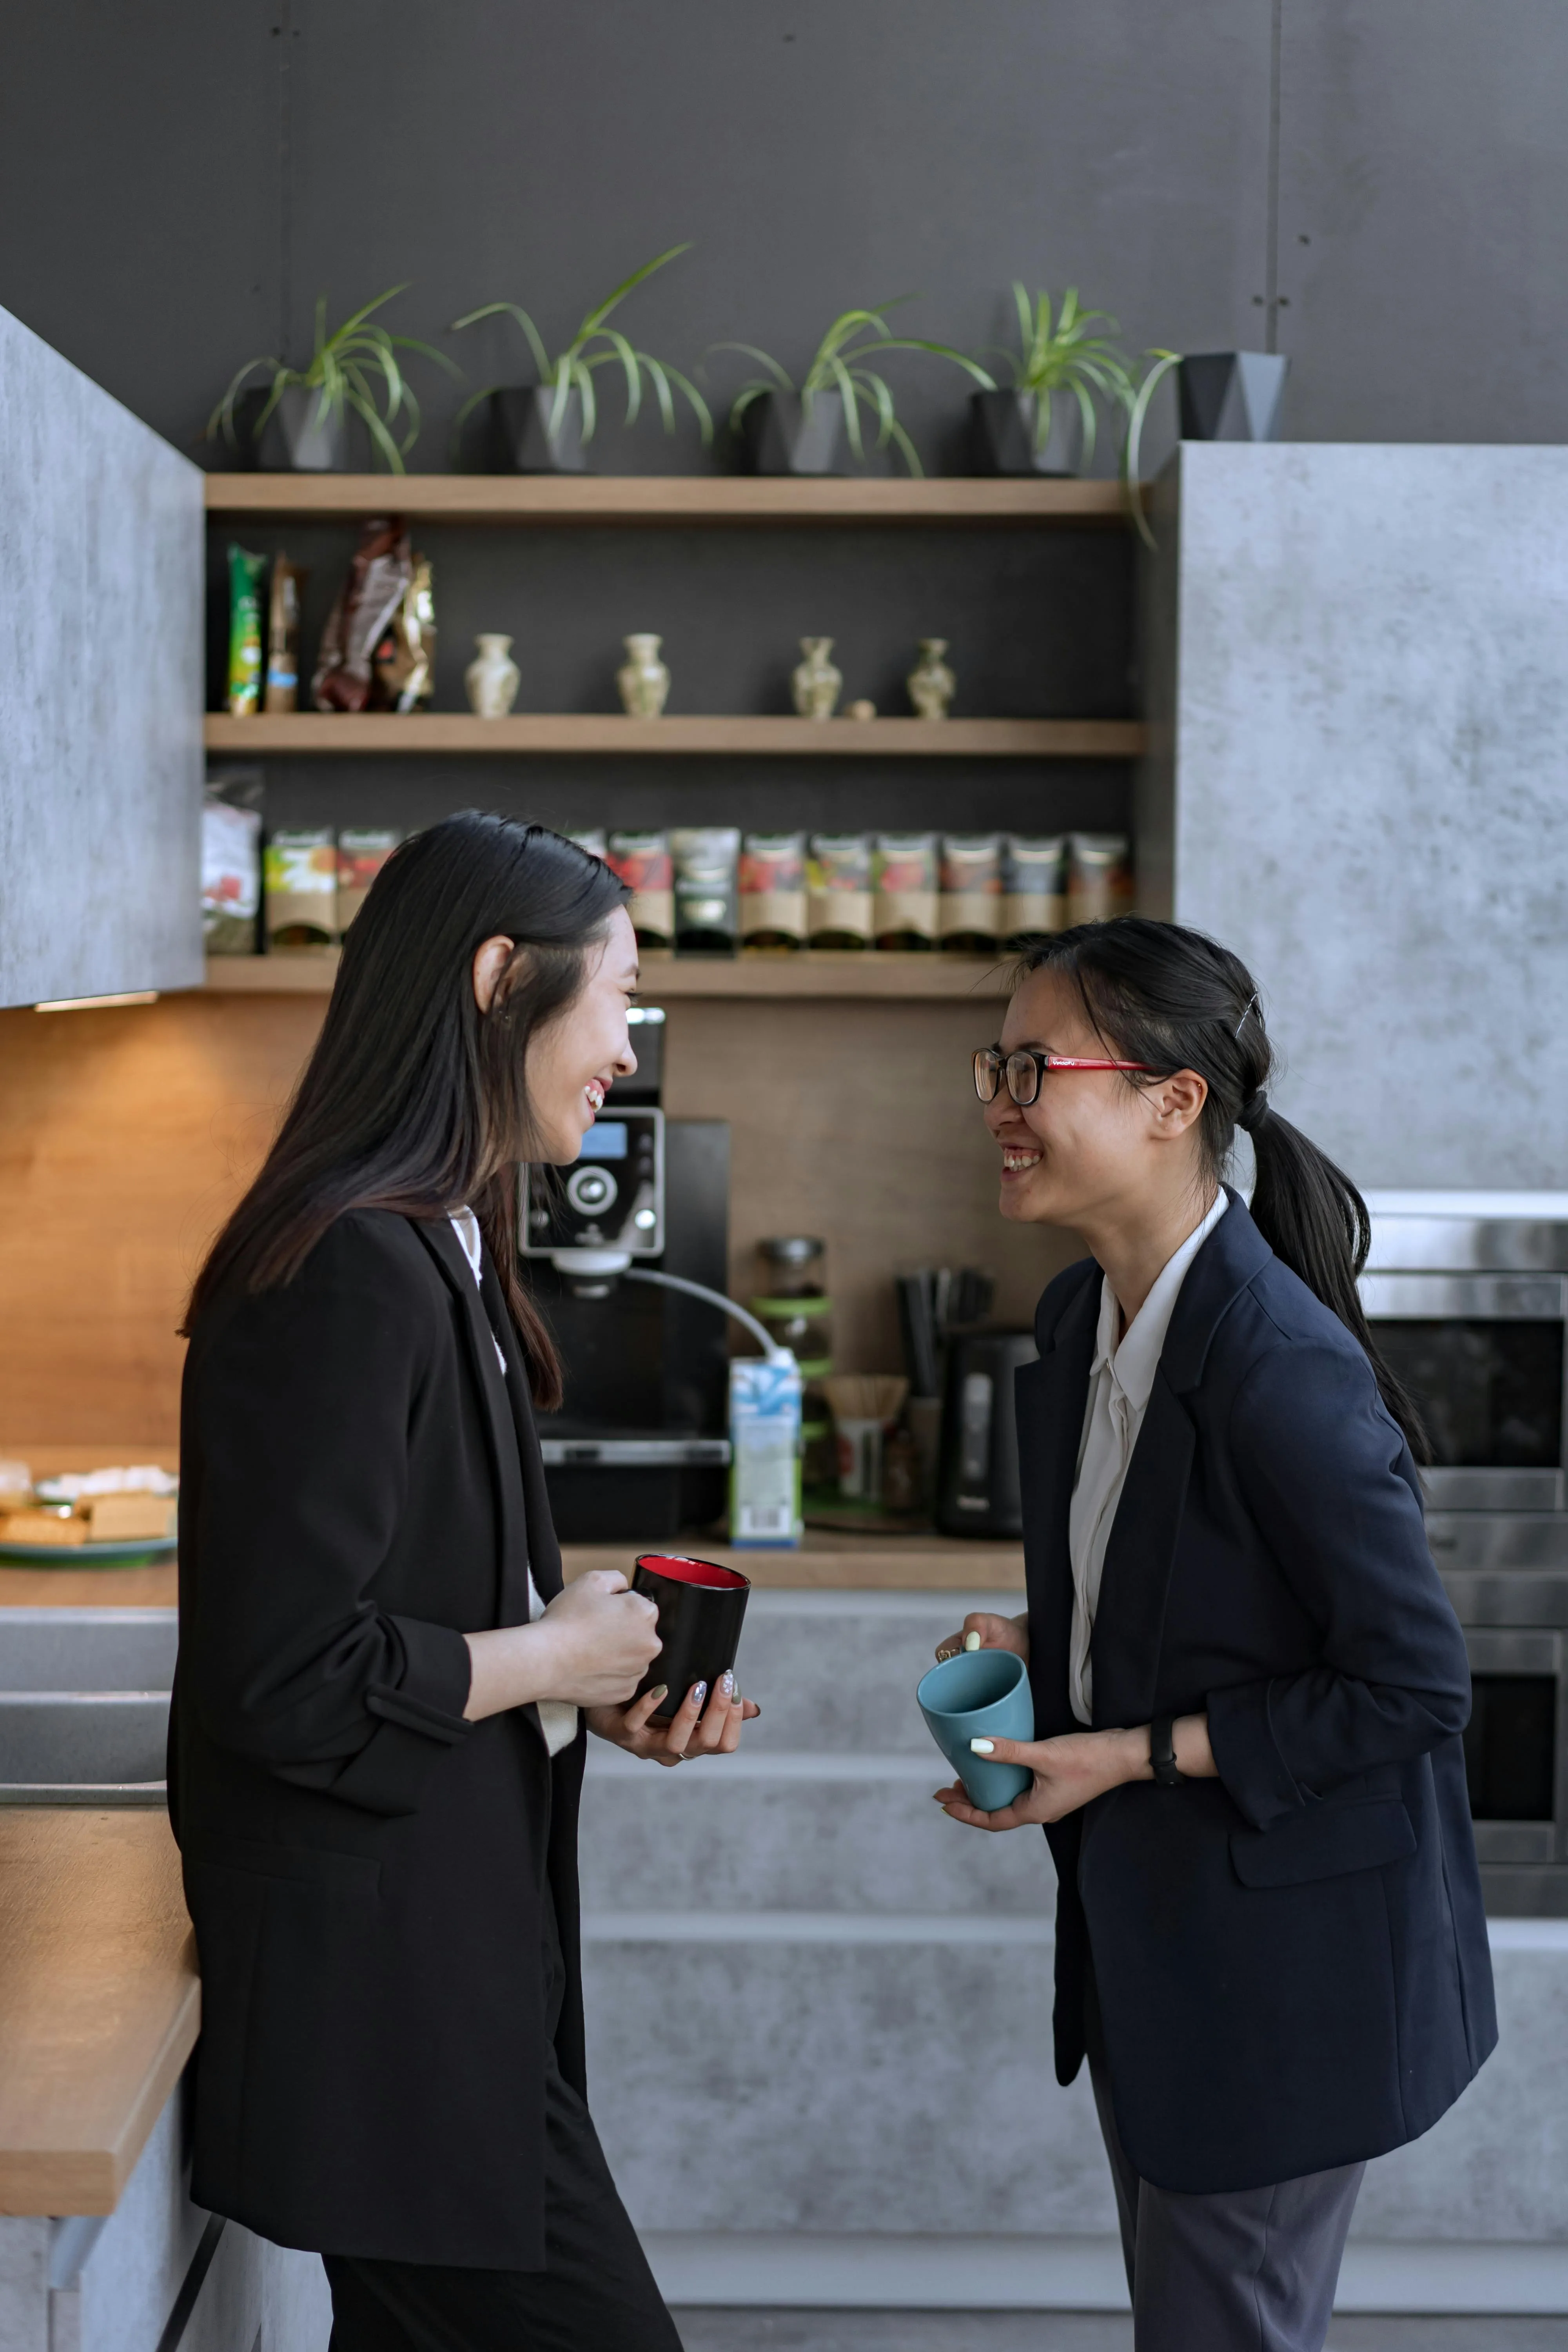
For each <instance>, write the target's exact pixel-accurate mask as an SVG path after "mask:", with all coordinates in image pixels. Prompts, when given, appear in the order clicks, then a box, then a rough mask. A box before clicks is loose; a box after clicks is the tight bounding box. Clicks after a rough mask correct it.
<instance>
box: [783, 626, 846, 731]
mask: <svg viewBox="0 0 1568 2352" xmlns="http://www.w3.org/2000/svg"><path fill="white" fill-rule="evenodd" d="M800 649H801V652H802V653H803V654H804V655H805V660H804V661H801V662H797V663H796V665H795V669H794V670H793V671H792V673H791V675H790V687H791V689H792V691H793V693H794V695H795V709H797V710H798V711H799V713H800V715H801V717H802V718H803V719H831V718H832V716H833V712H834V709H835V706H836V705H837V700H838V696H839V692H840V690H841V688H842V687H843V684H844V673H843V671H842V670H840V669H836V668H835V667H834V665H833V662H832V660H831V659H830V656H831V655H832V652H833V640H832V638H831V637H802V639H801V641H800Z"/></svg>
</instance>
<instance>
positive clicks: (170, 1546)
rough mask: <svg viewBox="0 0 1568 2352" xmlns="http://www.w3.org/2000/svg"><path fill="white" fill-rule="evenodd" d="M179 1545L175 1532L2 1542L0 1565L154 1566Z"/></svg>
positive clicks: (172, 1552) (51, 1566) (52, 1566)
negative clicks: (112, 1539) (114, 1539)
mask: <svg viewBox="0 0 1568 2352" xmlns="http://www.w3.org/2000/svg"><path fill="white" fill-rule="evenodd" d="M178 1549H179V1545H178V1542H177V1540H176V1538H174V1536H154V1537H152V1538H149V1537H147V1536H142V1537H140V1538H137V1540H136V1541H135V1542H129V1541H128V1542H125V1543H84V1544H19V1543H0V1567H4V1568H153V1567H156V1565H157V1563H158V1562H159V1561H160V1560H164V1559H171V1558H172V1557H173V1556H174V1553H175V1552H176V1551H177V1550H178Z"/></svg>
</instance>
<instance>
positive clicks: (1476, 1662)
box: [1362, 1192, 1568, 1917]
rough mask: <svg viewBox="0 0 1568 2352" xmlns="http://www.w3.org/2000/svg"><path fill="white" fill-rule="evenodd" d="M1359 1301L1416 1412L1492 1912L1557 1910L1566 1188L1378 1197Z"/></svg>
mask: <svg viewBox="0 0 1568 2352" xmlns="http://www.w3.org/2000/svg"><path fill="white" fill-rule="evenodd" d="M1367 1205H1368V1207H1369V1209H1370V1210H1371V1212H1372V1226H1373V1242H1372V1252H1371V1255H1370V1256H1369V1258H1368V1261H1367V1269H1366V1272H1365V1274H1364V1275H1363V1277H1362V1299H1363V1305H1364V1307H1365V1308H1366V1314H1367V1320H1368V1322H1369V1323H1370V1324H1371V1326H1372V1328H1373V1334H1374V1336H1375V1338H1376V1339H1377V1343H1378V1346H1379V1348H1380V1349H1382V1351H1383V1353H1384V1357H1385V1358H1386V1360H1387V1361H1388V1362H1389V1364H1390V1365H1391V1366H1392V1367H1393V1368H1394V1370H1395V1371H1396V1372H1397V1373H1398V1375H1399V1377H1400V1379H1401V1380H1402V1381H1404V1382H1405V1386H1406V1387H1407V1388H1408V1389H1409V1390H1410V1391H1411V1393H1412V1394H1413V1395H1414V1397H1415V1401H1416V1402H1417V1403H1418V1404H1419V1406H1420V1408H1421V1411H1422V1414H1423V1416H1424V1418H1425V1420H1426V1427H1427V1432H1428V1434H1429V1435H1430V1437H1431V1440H1432V1450H1433V1455H1434V1459H1433V1462H1432V1465H1431V1466H1430V1467H1429V1468H1428V1469H1426V1470H1425V1471H1424V1472H1423V1474H1422V1475H1423V1479H1424V1483H1425V1486H1426V1499H1427V1532H1428V1535H1429V1537H1430V1539H1431V1544H1432V1551H1433V1556H1434V1558H1435V1559H1436V1562H1437V1566H1438V1568H1439V1570H1441V1571H1442V1575H1443V1580H1444V1582H1445V1584H1446V1585H1447V1589H1448V1592H1449V1596H1450V1598H1451V1599H1452V1601H1453V1602H1454V1606H1455V1608H1456V1610H1457V1611H1458V1616H1459V1622H1460V1623H1461V1624H1462V1625H1463V1627H1464V1629H1465V1638H1466V1641H1467V1643H1468V1646H1469V1654H1470V1671H1471V1675H1472V1678H1473V1682H1474V1688H1475V1699H1474V1708H1473V1712H1472V1715H1471V1719H1470V1727H1469V1730H1468V1733H1467V1734H1466V1738H1465V1763H1466V1770H1467V1773H1468V1780H1469V1787H1470V1810H1471V1813H1472V1815H1473V1817H1474V1820H1475V1824H1476V1845H1477V1850H1478V1853H1479V1857H1480V1863H1481V1878H1482V1883H1483V1885H1484V1886H1485V1889H1486V1896H1487V1907H1488V1909H1489V1911H1492V1912H1494V1913H1502V1914H1509V1913H1513V1914H1518V1913H1524V1914H1536V1915H1540V1914H1550V1915H1552V1916H1559V1917H1562V1916H1568V1382H1565V1381H1564V1340H1565V1335H1568V1193H1556V1192H1546V1193H1542V1192H1512V1193H1510V1192H1377V1193H1372V1194H1369V1196H1368V1201H1367Z"/></svg>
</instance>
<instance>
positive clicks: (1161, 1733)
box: [1149, 1715, 1187, 1789]
mask: <svg viewBox="0 0 1568 2352" xmlns="http://www.w3.org/2000/svg"><path fill="white" fill-rule="evenodd" d="M1149 1762H1150V1765H1151V1767H1152V1770H1153V1774H1154V1778H1155V1780H1158V1782H1159V1783H1160V1786H1161V1788H1162V1789H1179V1788H1180V1787H1181V1786H1182V1783H1183V1782H1184V1780H1185V1779H1186V1777H1187V1776H1186V1774H1185V1773H1184V1772H1183V1771H1180V1770H1178V1769H1177V1765H1176V1718H1175V1717H1174V1716H1173V1715H1157V1716H1156V1717H1154V1720H1153V1722H1152V1724H1151V1725H1150V1726H1149Z"/></svg>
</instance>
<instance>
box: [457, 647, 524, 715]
mask: <svg viewBox="0 0 1568 2352" xmlns="http://www.w3.org/2000/svg"><path fill="white" fill-rule="evenodd" d="M474 643H475V644H476V645H477V646H478V647H479V652H478V653H477V654H476V655H475V656H474V658H473V660H472V661H471V662H470V663H469V664H468V668H467V669H466V670H465V671H464V672H463V684H464V685H465V686H466V687H467V688H468V707H469V709H471V710H472V711H473V712H474V714H475V715H476V717H478V718H479V719H504V718H505V717H506V715H507V713H508V711H510V709H511V706H512V704H513V703H514V702H515V701H516V700H517V689H518V688H519V687H520V686H521V683H522V672H521V670H520V669H519V668H518V666H517V664H516V663H515V662H514V661H513V660H512V658H511V639H510V637H501V636H483V637H476V638H475V639H474Z"/></svg>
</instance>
